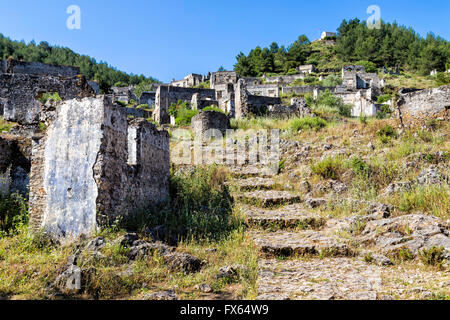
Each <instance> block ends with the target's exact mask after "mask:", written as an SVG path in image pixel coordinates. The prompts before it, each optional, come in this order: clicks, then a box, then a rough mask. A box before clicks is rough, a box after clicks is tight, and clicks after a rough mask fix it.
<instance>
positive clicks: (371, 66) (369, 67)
mask: <svg viewBox="0 0 450 320" xmlns="http://www.w3.org/2000/svg"><path fill="white" fill-rule="evenodd" d="M354 65H356V66H364V68H365V69H366V72H368V73H375V72H377V71H378V68H377V65H376V64H375V63H373V62H371V61H366V60H360V61H357V62H355V63H354Z"/></svg>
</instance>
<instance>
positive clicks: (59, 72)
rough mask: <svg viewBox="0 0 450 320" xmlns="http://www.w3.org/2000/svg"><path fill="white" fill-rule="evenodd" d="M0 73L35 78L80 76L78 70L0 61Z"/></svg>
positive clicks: (33, 63) (15, 61)
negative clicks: (27, 75) (33, 76)
mask: <svg viewBox="0 0 450 320" xmlns="http://www.w3.org/2000/svg"><path fill="white" fill-rule="evenodd" d="M0 65H1V72H2V73H13V74H29V75H37V76H54V77H67V78H71V77H75V76H76V75H79V74H80V68H78V67H69V66H58V65H51V64H44V63H39V62H25V61H18V60H1V61H0Z"/></svg>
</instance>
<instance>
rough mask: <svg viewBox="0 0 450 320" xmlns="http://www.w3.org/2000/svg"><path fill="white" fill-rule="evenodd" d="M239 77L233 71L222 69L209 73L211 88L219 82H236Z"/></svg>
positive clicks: (219, 83)
mask: <svg viewBox="0 0 450 320" xmlns="http://www.w3.org/2000/svg"><path fill="white" fill-rule="evenodd" d="M238 79H239V76H238V74H237V73H236V72H234V71H222V72H214V73H212V74H211V79H210V84H211V89H215V87H216V85H221V84H228V83H232V84H236V83H237V81H238Z"/></svg>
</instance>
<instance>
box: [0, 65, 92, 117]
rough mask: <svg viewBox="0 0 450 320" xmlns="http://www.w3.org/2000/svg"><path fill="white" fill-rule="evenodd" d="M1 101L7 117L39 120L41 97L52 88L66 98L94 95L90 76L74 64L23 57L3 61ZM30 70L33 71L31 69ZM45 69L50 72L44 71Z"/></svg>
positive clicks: (0, 81) (4, 114) (62, 97)
mask: <svg viewBox="0 0 450 320" xmlns="http://www.w3.org/2000/svg"><path fill="white" fill-rule="evenodd" d="M1 64H2V73H0V101H1V104H2V105H3V108H2V109H3V116H4V118H5V120H7V121H13V122H19V123H20V124H27V125H28V124H37V123H38V122H39V112H40V108H41V103H40V102H39V101H38V99H39V98H40V97H41V96H42V95H43V94H44V93H48V92H57V93H58V94H59V96H60V97H61V99H62V100H66V99H72V98H75V97H85V96H89V95H92V94H93V93H94V92H93V89H92V88H91V87H90V86H89V84H88V82H87V81H86V79H85V78H84V77H83V76H81V75H74V74H78V73H79V70H78V69H77V68H72V67H60V69H58V67H57V66H48V68H45V67H44V66H46V65H42V64H35V63H25V62H21V61H14V60H12V61H2V62H1ZM27 72H29V73H27ZM43 72H49V74H47V75H42V73H43Z"/></svg>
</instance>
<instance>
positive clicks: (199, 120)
mask: <svg viewBox="0 0 450 320" xmlns="http://www.w3.org/2000/svg"><path fill="white" fill-rule="evenodd" d="M191 127H192V131H193V132H194V135H195V136H198V135H203V134H204V133H205V132H206V131H208V130H209V129H217V130H219V131H221V132H222V134H224V133H225V131H226V130H227V129H230V128H231V125H230V119H229V118H228V117H227V115H225V114H223V113H221V112H216V111H200V112H199V113H198V114H197V115H196V116H195V117H193V118H192V121H191Z"/></svg>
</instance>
